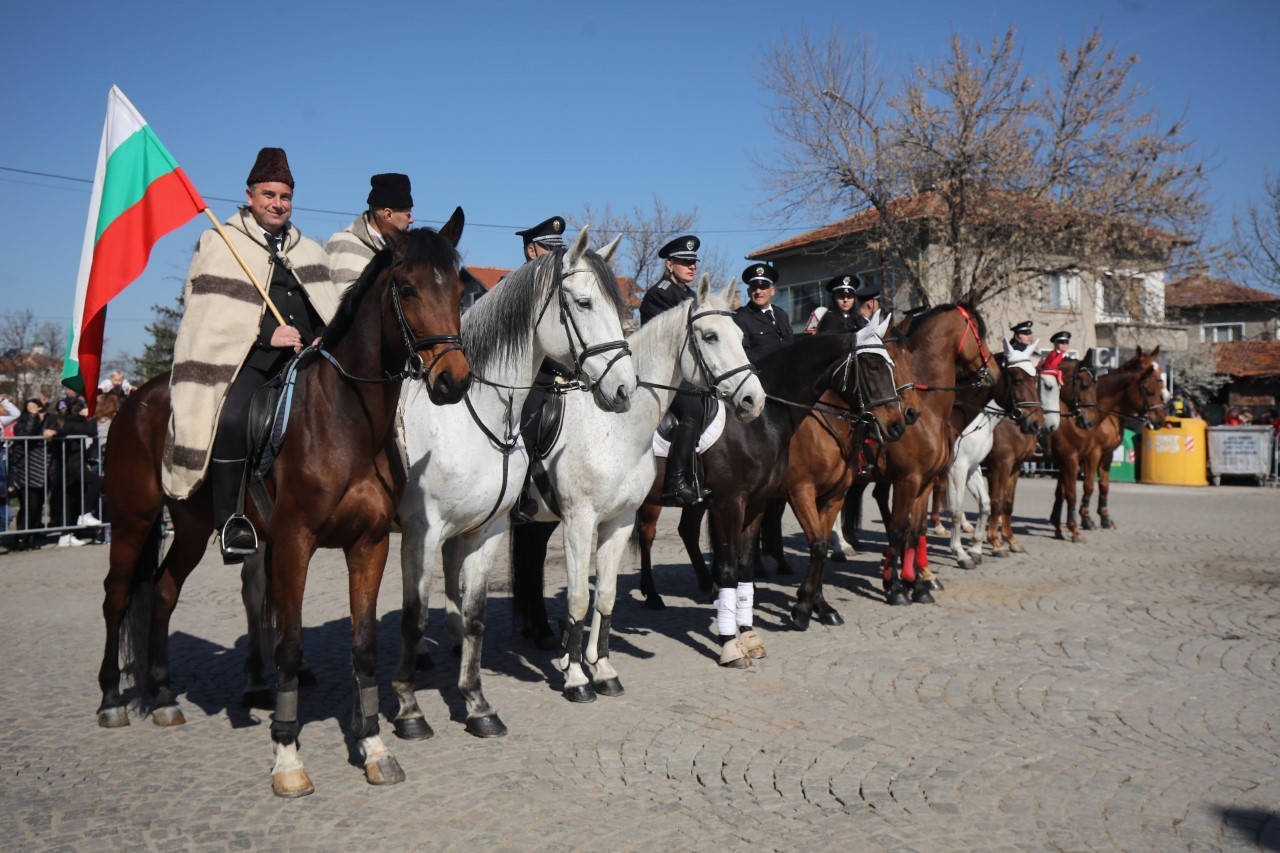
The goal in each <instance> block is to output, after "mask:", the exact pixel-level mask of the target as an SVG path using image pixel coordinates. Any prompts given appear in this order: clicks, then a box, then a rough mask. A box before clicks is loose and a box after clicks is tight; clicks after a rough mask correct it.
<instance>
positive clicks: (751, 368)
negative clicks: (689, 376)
mask: <svg viewBox="0 0 1280 853" xmlns="http://www.w3.org/2000/svg"><path fill="white" fill-rule="evenodd" d="M695 303H696V300H693V299H691V300H689V313H688V314H687V315H686V317H685V337H684V346H685V347H687V348H688V350H689V352H690V353H692V354H693V361H694V364H696V365H697V367H698V372H699V373H700V374H701V375H702V379H703V381H704V382H706V384H707V387H708V388H710V389H711V393H712V394H713V395H714V396H716V397H719V398H720V399H722V400H726V401H728V400H732V399H733V398H734V397H736V396H738V392H739V391H741V390H742V386H743V385H744V384H746V382H747V380H748V379H750V378H751V377H752V376H755V375H756V367H755V365H754V364H752V363H751V362H750V361H748V362H746V363H745V364H742V365H739V366H738V367H734V368H731V369H729V370H726V371H725V372H724V373H721V374H719V375H717V374H716V373H715V372H714V371H713V370H712V369H711V365H709V364H707V359H706V356H704V355H703V353H702V348H701V347H700V346H699V345H698V334H697V331H696V330H695V329H694V328H693V324H694V322H695V321H697V320H701V319H702V318H703V317H714V316H716V315H718V314H719V315H723V316H725V317H729V318H732V317H733V312H732V311H725V310H722V309H719V308H708V309H707V310H705V311H697V312H695V311H694V308H696V307H697V306H696V304H695ZM734 328H737V326H736V325H735V326H734ZM739 373H744V374H746V375H745V376H743V377H742V379H741V380H740V381H739V382H738V384H737V385H735V386H734V388H733V390H732V391H730V392H724V391H721V390H720V383H721V382H724V381H725V380H726V379H728V378H730V377H731V376H736V375H738V374H739Z"/></svg>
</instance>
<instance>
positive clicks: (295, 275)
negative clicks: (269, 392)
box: [163, 148, 341, 562]
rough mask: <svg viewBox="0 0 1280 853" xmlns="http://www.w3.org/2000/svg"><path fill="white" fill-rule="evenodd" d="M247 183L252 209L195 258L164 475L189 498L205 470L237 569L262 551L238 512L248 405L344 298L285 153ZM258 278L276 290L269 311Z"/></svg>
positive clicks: (171, 489)
mask: <svg viewBox="0 0 1280 853" xmlns="http://www.w3.org/2000/svg"><path fill="white" fill-rule="evenodd" d="M246 183H247V185H248V187H247V189H246V190H245V199H246V202H247V203H246V204H245V205H244V206H243V207H241V208H240V210H239V211H237V212H236V213H235V214H233V215H232V216H231V218H229V219H228V220H227V221H226V222H225V223H224V225H225V227H224V228H220V229H218V228H215V229H211V230H209V231H206V232H205V233H204V234H203V235H202V236H201V238H200V242H199V244H198V245H197V246H196V251H195V254H194V255H193V256H192V258H191V268H190V270H189V272H188V274H187V283H186V289H185V291H184V298H185V305H186V311H185V313H184V314H183V317H182V322H181V323H180V325H179V326H178V333H177V338H176V340H175V341H174V349H173V375H172V378H171V380H170V383H171V384H170V397H171V400H172V414H171V415H170V419H169V438H168V443H167V445H166V448H165V466H164V471H163V482H164V489H165V492H166V493H167V494H168V495H169V496H170V497H173V498H176V499H178V500H183V499H186V498H189V497H190V496H191V495H192V494H193V493H194V492H195V490H196V489H197V488H198V487H199V486H200V484H201V483H202V482H203V481H204V478H205V472H206V469H207V471H208V477H209V485H210V488H211V491H212V497H213V515H214V529H215V530H217V531H218V534H219V538H220V541H221V545H222V554H223V558H224V559H225V560H226V561H227V562H239V561H240V560H242V559H243V557H244V556H245V555H247V554H251V553H253V552H254V551H255V550H256V549H257V536H256V535H255V534H254V531H253V527H252V526H251V525H250V524H249V522H248V520H247V519H245V518H244V516H243V515H239V514H237V513H236V503H237V498H238V495H239V491H240V483H241V480H242V478H243V476H244V466H245V464H246V460H247V457H248V450H249V448H248V438H247V435H246V421H247V419H248V414H249V403H250V400H251V399H252V397H253V394H254V392H255V391H257V390H258V389H259V388H261V387H262V386H263V385H264V384H265V383H266V382H267V381H268V380H269V379H271V377H272V376H274V375H275V374H277V373H279V372H280V369H281V368H282V367H283V366H284V365H285V363H287V362H288V360H289V359H290V358H291V357H292V356H293V355H294V351H295V350H296V349H297V348H298V347H301V346H306V345H307V344H310V343H311V342H312V341H313V340H315V339H316V338H317V337H318V336H319V335H320V333H321V332H322V331H323V330H324V325H325V324H326V323H328V322H329V320H331V319H332V318H333V315H334V313H335V312H336V311H337V308H338V304H339V300H340V296H341V291H340V290H339V289H338V288H337V287H335V286H334V285H333V283H332V282H331V281H330V279H329V260H328V257H327V256H326V255H325V253H324V249H322V248H321V247H320V245H319V244H318V243H316V242H314V241H312V240H308V239H307V238H305V237H303V236H302V235H301V234H300V233H298V230H297V229H296V228H294V227H292V226H291V225H290V222H289V220H290V217H291V216H292V214H293V186H294V183H293V175H292V173H291V172H290V170H289V162H288V160H287V158H286V157H285V152H284V151H283V150H282V149H280V148H263V149H262V150H261V151H259V152H258V158H257V161H256V162H255V163H254V165H253V168H252V169H251V170H250V172H249V177H248V180H247V181H246ZM248 270H252V271H253V272H254V273H255V275H250V274H249V272H248ZM255 278H256V282H265V283H267V285H268V292H269V294H270V302H269V303H268V302H264V300H263V298H262V295H261V289H260V287H261V286H260V285H259V284H257V283H256V282H255ZM268 309H270V311H268Z"/></svg>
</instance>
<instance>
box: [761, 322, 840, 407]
mask: <svg viewBox="0 0 1280 853" xmlns="http://www.w3.org/2000/svg"><path fill="white" fill-rule="evenodd" d="M853 337H854V333H853V332H840V333H839V334H824V335H796V337H795V340H793V341H792V342H791V343H789V344H786V345H784V346H781V347H778V348H777V349H776V350H774V351H773V352H771V353H769V354H768V355H766V356H764V357H763V358H761V359H760V360H759V361H757V362H756V363H755V365H756V375H757V376H758V377H759V378H760V382H761V384H762V385H764V389H765V391H766V392H767V393H768V394H770V395H774V394H776V395H778V396H779V397H782V398H783V399H787V400H791V401H792V402H801V401H799V400H794V399H793V397H794V394H792V393H788V392H789V391H791V389H794V388H796V383H797V380H799V379H811V380H812V385H811V389H810V390H813V391H814V392H817V393H818V394H820V393H821V390H822V386H823V385H825V383H826V377H827V373H828V371H827V370H825V369H824V370H820V371H816V372H814V374H813V376H812V377H809V376H806V373H807V372H808V371H810V370H813V367H811V365H812V364H820V365H821V366H822V367H824V368H832V369H834V367H835V364H834V361H835V357H836V356H837V355H838V354H840V353H841V352H843V353H851V352H853ZM828 350H830V352H828Z"/></svg>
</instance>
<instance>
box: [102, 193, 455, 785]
mask: <svg viewBox="0 0 1280 853" xmlns="http://www.w3.org/2000/svg"><path fill="white" fill-rule="evenodd" d="M462 228H463V214H462V209H461V208H458V209H457V210H456V211H455V212H454V214H453V216H452V217H451V218H450V219H449V221H448V222H447V223H445V225H444V227H443V228H441V229H440V232H439V233H438V234H437V233H436V232H434V231H432V230H430V229H426V228H423V229H415V230H414V231H411V232H409V234H408V235H407V237H406V240H405V243H404V245H403V246H401V247H398V248H397V249H395V250H394V251H393V250H391V249H386V250H383V251H382V252H380V253H378V254H377V255H375V256H374V258H373V260H372V261H370V263H369V265H368V267H367V268H366V269H365V271H364V273H363V275H361V277H360V279H359V281H357V282H356V283H355V284H353V285H352V286H351V288H350V289H349V290H348V291H347V292H346V294H345V295H344V296H343V299H342V304H341V306H340V307H339V309H338V311H337V313H336V314H335V316H334V318H333V320H332V322H331V323H330V324H329V326H328V328H327V329H326V330H325V332H324V334H323V336H322V339H321V342H320V344H319V346H318V348H315V349H312V348H308V350H306V351H304V354H303V356H302V357H301V359H300V361H299V364H300V365H301V366H300V368H299V370H298V372H297V379H296V384H295V386H294V389H293V417H292V425H291V428H290V429H289V431H288V440H287V441H285V442H283V444H282V445H281V447H280V451H279V454H278V456H277V458H276V460H275V462H274V464H273V465H272V467H271V469H270V471H269V472H268V473H267V475H266V477H265V478H264V484H265V486H266V489H267V492H268V493H269V494H270V496H271V499H272V501H273V503H274V506H273V507H272V508H271V509H270V510H269V511H268V515H269V518H267V519H266V520H265V521H264V520H263V518H262V516H261V515H260V514H259V513H257V512H255V511H254V508H253V507H247V509H248V510H249V511H250V518H252V519H253V523H254V526H255V527H256V528H257V530H259V531H260V532H262V533H263V534H264V535H263V538H264V540H265V542H266V545H265V546H264V547H267V548H268V549H269V552H268V563H269V572H270V583H271V592H272V597H273V607H274V619H275V626H276V633H277V639H276V646H275V666H276V681H277V698H276V711H275V714H274V717H273V722H272V724H271V738H272V740H273V742H274V750H275V756H276V760H275V766H274V768H273V770H272V789H273V790H274V792H275V793H276V794H277V795H279V796H285V797H296V796H303V795H306V794H309V793H311V792H312V791H313V790H314V787H313V785H312V784H311V780H310V779H309V778H308V777H307V773H306V770H305V769H304V768H303V765H302V761H301V759H300V758H299V756H298V741H297V738H298V731H299V725H298V668H299V664H300V662H301V660H302V596H303V589H304V587H305V583H306V576H307V565H308V563H309V562H310V560H311V556H312V554H314V553H315V551H316V549H317V548H341V549H343V551H344V552H345V553H346V561H347V570H348V573H349V575H350V584H349V585H350V596H351V631H352V655H351V660H352V670H353V675H354V681H355V689H354V699H355V709H354V714H353V725H352V728H353V729H354V732H355V735H356V737H357V739H358V741H359V748H360V750H361V752H362V754H363V756H364V758H365V776H366V778H367V779H368V781H369V782H370V783H372V784H391V783H395V782H399V781H402V780H403V779H404V773H403V771H402V770H401V769H400V766H399V764H398V763H397V762H396V759H395V757H394V756H393V755H392V754H391V753H390V751H388V750H387V748H386V746H385V745H384V744H383V742H382V740H381V738H380V737H379V736H378V684H377V681H376V678H375V675H374V664H375V662H376V658H377V654H376V651H377V649H376V640H377V638H376V627H377V622H376V619H377V614H376V612H375V607H376V603H377V597H378V588H379V586H380V585H381V583H382V574H383V570H384V568H385V567H386V561H387V552H388V548H389V539H390V533H391V522H392V520H393V518H394V517H395V512H396V507H397V506H398V504H399V501H400V496H401V493H402V491H403V489H404V483H405V471H404V468H403V463H402V461H401V455H400V452H399V450H398V449H397V443H396V436H395V428H394V426H395V414H396V404H397V402H398V401H399V398H400V388H401V385H402V383H403V380H404V379H405V378H406V377H413V378H414V379H415V380H422V381H424V382H425V383H426V385H427V388H428V389H429V393H430V394H431V396H432V398H433V399H434V400H435V401H436V402H437V403H440V404H447V403H455V402H457V401H458V400H460V399H462V395H463V394H464V393H465V391H466V389H467V387H468V385H469V384H470V381H471V372H470V367H469V366H468V364H467V360H466V357H465V356H464V354H463V353H462V351H461V343H460V341H461V339H460V338H459V335H458V331H459V311H460V306H461V301H462V293H463V285H462V280H461V279H460V277H459V270H458V263H459V259H458V252H457V245H458V241H459V239H460V238H461V236H462ZM169 412H170V400H169V377H168V376H167V375H165V376H160V377H157V378H155V379H153V380H151V381H150V382H148V383H147V384H146V385H144V386H143V387H142V388H141V389H139V390H138V391H137V392H135V393H134V394H132V395H131V396H130V397H129V398H128V399H127V400H126V401H125V404H124V406H123V407H122V408H121V410H120V413H119V414H118V415H117V416H116V419H115V421H114V423H113V424H112V428H111V447H112V453H111V457H110V461H109V462H108V465H107V470H106V478H107V484H108V486H107V501H108V506H109V509H110V512H111V521H112V526H113V531H112V541H111V568H110V571H109V573H108V574H107V577H106V580H105V581H104V584H103V585H104V587H105V589H106V597H105V601H104V603H103V608H102V609H103V615H104V616H105V618H106V629H107V631H106V647H105V650H104V653H103V657H102V668H101V670H100V671H99V674H98V683H99V685H100V686H101V688H102V704H101V706H99V708H98V723H99V725H101V726H104V727H107V728H114V727H118V726H125V725H128V724H129V718H128V715H127V712H126V707H125V705H126V703H125V700H124V698H123V696H122V694H121V692H120V666H119V662H118V654H119V652H120V650H121V646H120V641H121V640H122V639H123V640H126V642H125V643H124V651H125V654H126V656H127V658H128V661H127V665H129V666H130V667H132V666H141V667H142V668H143V671H144V673H145V683H144V684H143V685H142V689H143V690H144V691H145V697H144V700H149V703H150V705H151V706H152V708H153V711H152V719H153V721H154V722H155V723H156V724H157V725H176V724H179V723H183V722H185V719H184V717H183V715H182V711H181V710H180V709H179V707H178V704H177V700H176V698H175V697H174V695H173V691H172V689H171V688H170V683H169V678H170V674H169V650H168V641H169V620H170V618H171V616H172V614H173V611H174V608H175V607H176V606H177V603H178V596H179V593H180V592H181V591H182V585H183V583H184V582H185V581H186V579H187V577H188V576H189V575H190V574H191V572H192V571H193V570H194V569H195V567H196V565H197V564H198V563H199V562H200V558H201V557H202V556H203V555H204V553H205V548H206V546H207V544H208V542H209V536H210V534H211V533H212V532H213V517H212V506H211V502H210V497H209V488H208V484H207V482H206V483H205V484H204V485H202V486H201V487H200V488H199V489H197V490H196V492H195V493H194V494H193V495H192V496H191V497H190V498H189V499H187V500H181V501H178V500H172V499H170V498H168V497H166V496H165V494H164V492H163V491H162V488H161V479H160V476H161V466H162V456H163V452H164V446H165V438H166V433H167V424H168V422H169ZM166 507H167V508H168V510H169V514H170V517H171V518H172V520H173V544H172V546H171V547H170V549H169V551H168V553H167V554H166V555H165V557H164V560H163V561H160V562H159V564H158V565H157V561H158V560H159V552H160V541H161V532H160V520H161V513H162V512H163V511H164V509H165V508H166Z"/></svg>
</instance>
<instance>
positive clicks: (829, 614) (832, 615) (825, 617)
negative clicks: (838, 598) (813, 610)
mask: <svg viewBox="0 0 1280 853" xmlns="http://www.w3.org/2000/svg"><path fill="white" fill-rule="evenodd" d="M818 622H819V623H821V624H823V625H826V626H827V627H829V628H837V627H839V626H841V625H843V624H844V617H843V616H841V615H840V614H839V613H837V612H836V611H835V610H833V609H831V608H829V607H828V608H827V609H826V610H820V611H818Z"/></svg>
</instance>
